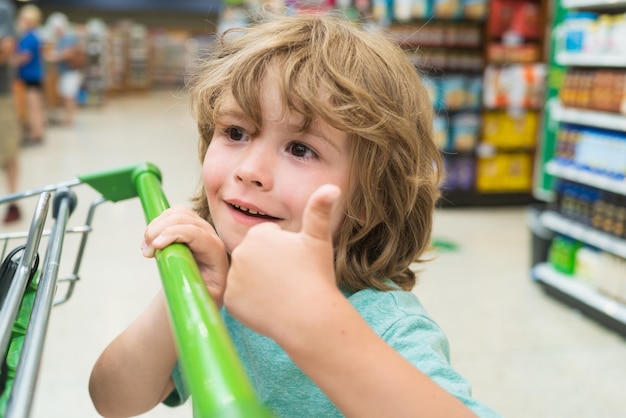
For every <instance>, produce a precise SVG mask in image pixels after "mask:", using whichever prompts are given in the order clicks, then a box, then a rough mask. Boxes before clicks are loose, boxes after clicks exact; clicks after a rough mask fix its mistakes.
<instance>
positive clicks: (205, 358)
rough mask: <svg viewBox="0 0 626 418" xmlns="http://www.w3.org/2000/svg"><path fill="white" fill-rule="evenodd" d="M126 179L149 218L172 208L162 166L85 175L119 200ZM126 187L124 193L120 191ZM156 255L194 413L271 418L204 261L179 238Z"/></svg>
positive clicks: (148, 219) (97, 186)
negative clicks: (220, 309)
mask: <svg viewBox="0 0 626 418" xmlns="http://www.w3.org/2000/svg"><path fill="white" fill-rule="evenodd" d="M107 176H109V177H110V178H112V179H115V180H111V181H113V183H116V182H118V181H119V179H120V178H124V177H130V180H131V182H132V184H133V185H134V187H132V188H133V189H135V191H136V195H138V196H139V198H140V200H141V204H142V206H143V210H144V214H145V217H146V221H147V222H148V223H149V222H151V221H152V220H153V219H154V218H156V217H157V216H159V215H160V214H161V213H162V212H163V211H164V210H165V209H167V208H168V207H169V203H168V202H167V199H166V198H165V195H164V193H163V190H162V188H161V177H160V171H159V170H158V168H156V167H155V166H153V165H151V164H142V165H139V166H136V167H129V168H127V169H123V170H117V171H111V172H107V173H100V174H96V175H88V176H83V177H80V179H81V180H82V181H84V182H86V183H88V184H90V185H91V186H92V187H94V188H96V189H97V190H98V191H100V192H101V193H103V191H104V192H105V193H103V196H104V197H105V198H106V197H107V193H106V190H103V186H102V183H103V182H104V183H108V184H109V186H105V187H104V189H106V188H107V187H109V188H112V189H115V191H113V193H114V195H115V194H120V193H121V194H122V195H123V196H118V195H115V196H108V197H112V198H111V199H109V200H113V201H117V200H121V199H122V198H124V199H125V198H128V197H129V196H126V195H127V194H128V193H129V192H128V188H127V187H126V186H121V187H120V186H119V183H117V185H116V186H115V187H110V183H111V181H103V178H104V177H107ZM120 189H122V190H121V192H120ZM155 258H156V261H157V265H158V268H159V272H160V274H161V281H162V285H163V291H164V294H165V297H166V299H167V304H168V309H169V314H170V319H171V323H172V329H173V332H174V339H175V341H176V345H177V348H178V353H179V363H180V366H181V368H182V372H183V376H184V379H185V383H186V385H187V387H188V389H189V390H190V393H191V396H192V401H193V408H194V416H195V417H197V418H207V417H224V418H226V417H233V418H238V417H255V418H256V417H271V416H272V415H271V413H270V412H269V411H268V410H267V409H266V408H265V407H264V406H263V405H261V404H260V403H259V401H258V400H257V397H256V394H255V392H254V390H253V388H252V386H251V384H250V382H249V380H248V377H247V375H246V374H245V371H244V369H243V366H242V365H241V362H240V360H239V357H238V356H237V354H236V352H235V349H234V347H233V345H232V342H231V340H230V337H229V335H228V332H227V330H226V328H225V326H224V323H223V322H222V320H221V318H220V316H219V313H218V310H217V307H216V306H215V303H214V302H213V300H212V299H211V296H210V294H209V292H208V290H207V288H206V286H205V284H204V281H203V280H202V276H201V274H200V271H199V269H198V266H197V264H196V262H195V260H194V258H193V255H192V254H191V251H190V250H189V248H188V247H187V246H186V245H184V244H180V243H174V244H171V245H169V246H168V247H166V248H164V249H163V250H160V251H158V250H157V251H156V253H155Z"/></svg>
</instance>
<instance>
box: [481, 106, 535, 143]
mask: <svg viewBox="0 0 626 418" xmlns="http://www.w3.org/2000/svg"><path fill="white" fill-rule="evenodd" d="M538 128H539V115H538V113H537V112H523V113H521V114H520V115H512V114H509V113H508V112H504V111H492V112H486V113H485V114H484V116H483V136H482V140H483V142H485V143H487V144H490V145H493V146H494V147H496V148H502V149H506V148H532V147H534V146H535V144H536V142H537V134H538Z"/></svg>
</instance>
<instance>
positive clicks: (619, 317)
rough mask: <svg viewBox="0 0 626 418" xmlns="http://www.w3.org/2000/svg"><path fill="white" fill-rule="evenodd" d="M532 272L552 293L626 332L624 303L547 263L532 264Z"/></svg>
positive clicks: (608, 325)
mask: <svg viewBox="0 0 626 418" xmlns="http://www.w3.org/2000/svg"><path fill="white" fill-rule="evenodd" d="M532 275H533V278H534V279H535V280H536V281H537V282H539V283H540V284H541V285H543V286H544V288H545V290H546V291H547V292H548V293H549V294H550V295H551V296H554V297H556V298H558V299H560V300H561V301H564V302H566V303H568V304H569V305H571V306H573V307H575V308H577V309H579V310H580V311H581V312H583V313H585V314H586V315H588V316H590V317H592V318H593V319H595V320H597V321H598V322H601V323H602V324H604V325H605V326H607V327H609V328H611V329H613V330H615V331H618V332H619V333H620V334H622V335H626V305H624V304H623V303H621V302H619V301H616V300H615V299H611V298H609V297H607V296H604V295H603V294H601V293H599V292H597V291H595V290H594V289H592V288H590V287H588V286H585V285H584V284H582V283H579V282H577V281H576V280H575V279H573V278H572V277H569V276H566V275H564V274H562V273H559V272H558V271H556V270H555V269H554V268H552V266H550V265H549V264H548V263H541V264H538V265H537V266H535V267H534V268H533V270H532Z"/></svg>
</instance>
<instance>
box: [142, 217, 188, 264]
mask: <svg viewBox="0 0 626 418" xmlns="http://www.w3.org/2000/svg"><path fill="white" fill-rule="evenodd" d="M199 220H200V218H199V217H198V216H197V215H196V214H195V213H194V212H193V211H192V210H191V209H189V208H187V207H184V206H175V207H172V208H169V209H166V210H165V211H163V213H162V214H161V215H159V216H158V217H157V218H155V219H154V220H153V221H152V222H150V224H148V226H147V227H146V229H145V231H144V238H143V242H142V245H141V251H142V253H143V255H144V256H145V257H152V256H154V251H155V250H157V249H159V250H160V249H163V248H165V247H167V246H168V245H170V244H172V243H174V242H182V243H185V242H187V241H189V240H190V239H192V238H193V236H194V235H193V234H194V228H196V227H200V225H196V224H197V223H198V222H199Z"/></svg>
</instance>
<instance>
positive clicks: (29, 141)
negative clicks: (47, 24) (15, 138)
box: [16, 4, 45, 145]
mask: <svg viewBox="0 0 626 418" xmlns="http://www.w3.org/2000/svg"><path fill="white" fill-rule="evenodd" d="M40 25H41V10H40V9H39V8H38V7H37V6H35V5H33V4H27V5H26V6H23V7H22V8H21V9H20V10H19V12H18V20H17V26H18V30H19V31H20V32H21V37H20V39H19V41H18V44H17V55H16V63H17V65H18V71H17V75H18V78H19V79H20V80H21V81H22V82H23V83H24V86H25V88H26V107H27V112H28V123H29V133H28V135H27V136H26V137H25V138H24V144H25V145H33V144H34V145H36V144H41V143H42V142H43V137H44V129H45V107H44V63H43V51H42V43H41V39H40V34H39V33H38V29H39V26H40Z"/></svg>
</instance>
